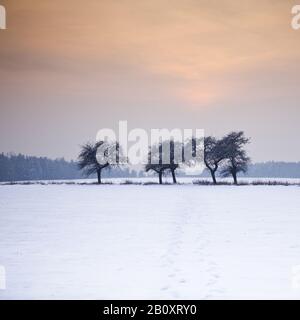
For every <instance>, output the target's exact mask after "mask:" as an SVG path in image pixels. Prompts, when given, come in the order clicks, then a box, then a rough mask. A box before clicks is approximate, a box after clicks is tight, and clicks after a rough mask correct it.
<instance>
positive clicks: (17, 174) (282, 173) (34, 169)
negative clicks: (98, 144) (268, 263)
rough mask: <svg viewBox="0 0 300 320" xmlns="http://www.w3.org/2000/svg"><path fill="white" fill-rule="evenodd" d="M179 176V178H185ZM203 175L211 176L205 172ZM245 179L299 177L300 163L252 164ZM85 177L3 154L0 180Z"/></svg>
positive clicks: (73, 168) (63, 165)
mask: <svg viewBox="0 0 300 320" xmlns="http://www.w3.org/2000/svg"><path fill="white" fill-rule="evenodd" d="M143 175H144V174H143V172H137V171H135V170H130V169H128V168H113V169H111V170H110V171H108V170H107V171H104V172H103V177H104V178H105V177H120V178H121V177H124V178H125V177H128V178H130V177H138V176H143ZM183 175H184V173H182V172H181V173H180V174H179V176H183ZM200 176H202V177H205V176H209V173H208V172H206V171H204V172H203V173H202V174H201V175H200ZM241 176H242V177H257V178H258V177H261V178H300V162H274V161H270V162H264V163H255V164H250V165H249V169H248V172H247V174H245V175H244V174H241ZM82 178H85V176H83V175H82V173H81V172H80V171H79V170H78V167H77V163H76V162H75V161H66V160H64V159H63V158H61V159H55V160H52V159H48V158H46V157H32V156H25V155H22V154H18V155H16V154H4V153H0V181H27V180H65V179H82Z"/></svg>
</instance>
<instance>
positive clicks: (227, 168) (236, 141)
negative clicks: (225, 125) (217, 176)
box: [221, 131, 250, 185]
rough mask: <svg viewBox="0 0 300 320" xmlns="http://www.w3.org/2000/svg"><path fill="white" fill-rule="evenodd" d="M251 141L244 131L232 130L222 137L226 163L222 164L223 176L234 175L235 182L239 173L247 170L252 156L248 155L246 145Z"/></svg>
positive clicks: (235, 182)
mask: <svg viewBox="0 0 300 320" xmlns="http://www.w3.org/2000/svg"><path fill="white" fill-rule="evenodd" d="M249 142H250V139H249V138H246V137H245V135H244V132H243V131H239V132H231V133H229V134H228V135H226V136H225V137H224V138H223V139H222V143H223V145H224V156H225V158H226V161H225V163H224V164H223V166H222V170H221V175H222V176H223V177H228V176H230V175H231V176H232V177H233V181H234V184H236V185H237V184H238V182H237V174H238V173H239V172H244V173H245V172H246V171H247V169H248V164H249V163H250V158H249V157H248V156H247V153H246V150H245V149H244V147H245V145H246V144H247V143H249Z"/></svg>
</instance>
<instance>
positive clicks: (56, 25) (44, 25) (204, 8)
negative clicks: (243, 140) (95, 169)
mask: <svg viewBox="0 0 300 320" xmlns="http://www.w3.org/2000/svg"><path fill="white" fill-rule="evenodd" d="M296 3H297V2H296V1H289V0H285V1H282V0H260V1H258V0H251V1H250V0H243V1H236V0H223V1H220V0H209V1H205V0H185V1H183V0H172V1H170V0H169V1H167V0H151V1H149V0H114V1H111V0H88V1H85V2H82V1H79V0H60V1H53V0H52V1H51V0H43V1H33V0H22V1H18V0H9V1H4V0H2V1H1V4H2V5H4V6H5V7H6V10H7V30H0V74H1V77H0V98H1V100H0V110H1V111H0V112H1V113H0V115H1V116H0V134H1V137H2V138H1V141H0V151H4V152H8V151H15V152H23V153H27V154H34V155H47V156H51V157H57V156H65V157H67V158H75V157H76V154H77V152H78V145H79V144H81V143H83V142H85V141H86V140H93V139H94V138H95V135H96V133H97V131H98V130H99V129H101V128H102V127H112V128H114V127H116V126H117V122H118V120H128V121H129V125H130V126H132V127H143V128H145V129H149V128H156V127H166V128H175V127H179V128H196V127H197V128H203V129H205V130H206V132H207V133H209V134H215V135H222V134H225V133H227V132H228V131H231V130H239V129H241V130H245V132H246V135H248V136H251V137H252V145H251V147H250V153H251V156H252V158H253V160H254V161H262V160H291V161H299V160H300V143H299V139H298V137H299V116H300V112H299V102H300V90H299V75H300V30H299V31H296V30H293V29H292V28H291V18H292V15H291V8H292V6H293V5H295V4H296ZM278 146H280V148H278Z"/></svg>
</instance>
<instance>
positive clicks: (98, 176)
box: [97, 170, 101, 184]
mask: <svg viewBox="0 0 300 320" xmlns="http://www.w3.org/2000/svg"><path fill="white" fill-rule="evenodd" d="M97 178H98V184H101V170H97Z"/></svg>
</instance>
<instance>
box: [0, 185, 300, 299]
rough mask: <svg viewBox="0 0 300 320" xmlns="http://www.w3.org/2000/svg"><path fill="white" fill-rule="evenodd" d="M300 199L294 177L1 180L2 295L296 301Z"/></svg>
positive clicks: (65, 297) (26, 297) (0, 249)
mask: <svg viewBox="0 0 300 320" xmlns="http://www.w3.org/2000/svg"><path fill="white" fill-rule="evenodd" d="M299 208H300V187H299V186H238V187H236V186H216V187H214V186H197V185H163V186H159V185H147V186H146V185H103V186H97V185H12V186H10V185H3V186H0V265H1V266H3V267H4V268H5V270H6V290H0V299H59V298H61V299H232V298H236V299H246V298H247V299H289V298H291V299H299V298H300V285H299V289H297V288H295V286H294V287H293V286H292V284H293V281H294V282H295V275H294V278H293V274H292V271H293V268H295V267H297V266H299V265H300V236H299V230H300V210H299ZM298 278H300V275H299V277H298ZM296 280H297V279H296ZM299 282H300V281H299Z"/></svg>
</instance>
